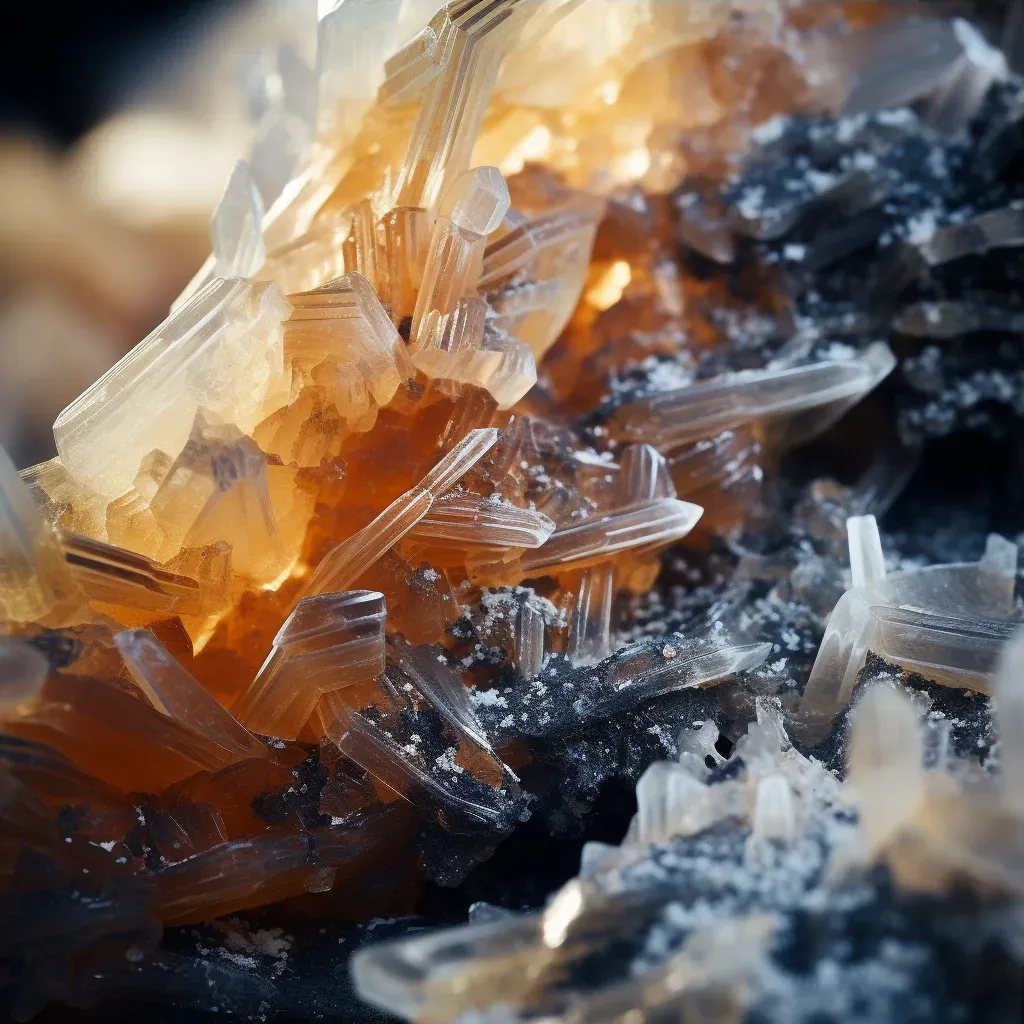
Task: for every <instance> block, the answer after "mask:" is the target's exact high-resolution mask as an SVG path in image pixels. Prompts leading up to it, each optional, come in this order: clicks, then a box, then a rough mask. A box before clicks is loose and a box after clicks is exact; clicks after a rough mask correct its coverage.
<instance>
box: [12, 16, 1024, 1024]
mask: <svg viewBox="0 0 1024 1024" xmlns="http://www.w3.org/2000/svg"><path fill="white" fill-rule="evenodd" d="M325 6H326V9H323V10H322V12H321V17H320V20H319V30H318V55H317V66H316V68H315V71H314V69H310V68H308V67H306V66H305V65H304V64H302V62H301V60H300V59H299V58H298V57H297V56H296V54H295V53H293V52H291V51H290V50H288V49H287V48H281V49H279V50H278V51H276V53H275V55H274V57H273V60H269V59H268V62H267V67H268V68H269V71H268V77H267V81H266V82H265V83H264V84H263V85H262V86H260V90H261V91H260V95H259V96H258V97H254V98H253V106H254V109H259V110H261V111H262V112H263V113H262V115H261V117H262V119H261V121H260V126H259V130H258V132H257V136H256V141H255V144H254V148H253V153H252V158H251V161H250V162H248V163H247V162H244V161H243V162H240V163H239V164H238V166H237V168H236V169H235V172H234V173H233V175H232V176H231V180H230V181H229V183H228V185H227V189H226V191H225V194H224V198H223V201H222V203H221V204H220V206H219V208H218V209H217V211H216V213H215V215H214V218H213V231H212V238H213V244H212V248H213V253H212V255H211V257H210V259H209V261H208V262H207V263H206V265H205V266H204V267H203V268H202V269H201V270H200V271H199V273H198V274H197V275H196V277H195V279H194V280H193V282H192V283H191V284H190V285H189V287H188V289H186V291H185V293H184V294H183V295H182V296H181V297H180V298H179V299H178V301H177V302H176V303H175V305H174V307H173V308H172V310H171V313H170V315H169V317H168V318H167V320H166V321H165V322H164V323H162V324H161V325H160V326H159V327H157V328H156V329H155V330H154V331H153V332H152V333H151V334H150V335H149V336H148V337H147V338H145V339H144V340H143V341H142V342H140V343H139V344H138V345H137V346H136V347H135V348H134V349H133V350H132V351H131V352H130V353H129V354H128V355H127V356H126V357H125V358H124V359H122V360H121V361H120V362H119V363H118V364H117V365H116V366H114V367H113V368H112V369H111V370H110V371H109V372H108V373H106V374H105V375H104V376H103V377H102V378H101V379H100V380H98V381H97V382H96V383H95V384H94V385H93V386H92V387H90V388H89V389H88V390H87V391H86V392H85V393H84V394H82V395H81V396H80V397H79V398H77V399H76V400H75V401H74V402H72V403H71V405H69V406H68V407H67V408H66V409H65V410H64V411H63V412H62V413H61V414H60V416H59V417H58V418H57V421H56V423H55V424H54V437H55V441H56V447H57V451H58V453H59V455H58V457H57V458H55V459H53V460H51V461H50V462H47V463H44V464H42V465H39V466H34V467H32V468H30V469H27V470H23V471H22V472H20V473H19V472H18V471H17V470H16V469H15V467H14V466H13V464H12V463H11V462H10V460H9V459H8V457H7V456H6V455H5V454H4V453H3V452H2V451H0V713H2V723H0V725H2V733H0V791H2V794H3V798H2V800H0V818H2V831H0V853H2V857H0V878H2V886H0V907H2V910H0V921H2V922H3V924H4V927H3V928H2V929H0V992H2V1006H3V1010H4V1012H5V1013H7V1014H9V1015H11V1016H12V1017H14V1018H15V1019H18V1020H25V1019H28V1018H29V1017H31V1016H32V1015H34V1014H35V1013H36V1012H38V1011H39V1010H40V1009H42V1008H43V1007H44V1006H46V1005H47V1004H48V1003H51V1002H63V1003H65V1004H70V1005H72V1006H87V1005H90V1004H94V1003H96V1002H98V1001H99V1002H101V1003H102V1004H103V1006H104V1007H105V1008H106V1009H105V1010H104V1011H103V1012H107V1013H108V1014H109V1015H113V1014H114V1013H115V1011H116V1007H117V1006H118V1005H119V1004H121V1003H123V1002H124V1001H125V1000H128V1001H129V1002H131V1001H134V1002H135V1003H136V1004H137V1002H138V1001H139V1000H143V1001H146V1002H149V1003H156V1004H164V1005H167V1004H174V1005H177V1006H179V1007H184V1008H187V1009H188V1010H193V1011H195V1010H203V1011H218V1012H220V1011H223V1012H227V1013H235V1014H239V1015H241V1016H244V1017H258V1018H259V1019H263V1020H265V1019H267V1018H268V1017H271V1016H274V1015H282V1016H290V1017H291V1018H293V1019H294V1018H295V1017H296V1016H299V1017H304V1018H307V1019H308V1018H309V1017H311V1016H318V1017H319V1016H323V1017H328V1018H333V1019H338V1020H353V1021H354V1020H369V1019H371V1015H372V1014H373V1013H375V1012H376V1011H374V1010H371V1009H370V1008H369V1006H368V1005H361V1004H359V1002H358V999H357V996H356V993H358V996H359V997H362V999H364V1000H365V1001H366V1004H370V1005H373V1006H376V1007H378V1008H380V1009H381V1010H382V1011H384V1012H385V1013H386V1014H396V1015H398V1016H400V1017H406V1018H409V1019H415V1020H423V1021H430V1022H437V1024H440V1022H446V1021H456V1020H459V1021H463V1022H468V1021H474V1022H483V1021H488V1022H495V1024H497V1022H502V1024H508V1022H513V1021H541V1020H543V1021H555V1020H558V1021H566V1022H578V1024H584V1022H587V1024H598V1022H612V1021H628V1022H629V1024H641V1022H648V1021H649V1022H655V1021H667V1020H670V1019H671V1020H679V1019H685V1020H693V1021H704V1020H715V1021H733V1020H740V1019H744V1018H747V1019H751V1020H758V1021H769V1020H773V1021H774V1020H792V1021H799V1022H807V1024H810V1022H812V1021H813V1022H822V1021H852V1020H863V1021H897V1020H899V1021H908V1020H914V1021H918V1020H920V1021H925V1020H950V1021H952V1020H969V1019H977V1020H1003V1019H1006V1020H1013V1019H1016V1018H1017V1015H1019V1013H1020V1011H1021V1006H1020V998H1021V973H1020V970H1021V969H1020V955H1021V950H1022V948H1024V941H1022V932H1021V921H1022V918H1021V915H1020V910H1019V907H1018V903H1017V901H1018V900H1020V899H1024V798H1022V796H1021V794H1022V792H1024V754H1022V751H1024V640H1021V639H1019V638H1018V639H1015V638H1014V637H1015V634H1016V631H1017V630H1018V628H1019V623H1020V621H1021V619H1022V618H1024V616H1022V611H1021V603H1020V600H1019V597H1018V595H1017V593H1016V583H1017V578H1018V577H1017V546H1016V544H1015V542H1014V541H1013V540H1012V539H1009V538H1008V537H1007V536H1005V535H1004V534H1007V533H1009V534H1011V535H1012V534H1013V533H1014V532H1015V531H1016V530H1019V529H1022V528H1024V518H1022V517H1021V515H1020V513H1021V512H1024V502H1022V501H1021V498H1022V497H1024V496H1022V495H1021V492H1020V489H1019V482H1018V484H1017V485H1016V486H1013V485H1005V487H1004V485H1003V484H998V485H996V484H995V483H993V479H994V478H993V477H991V476H990V477H989V478H987V479H986V480H985V482H984V483H978V479H979V477H978V474H977V473H976V474H975V476H974V477H972V478H971V479H972V480H974V483H973V484H971V485H970V486H972V487H975V488H976V489H977V492H976V493H977V497H978V499H979V500H982V501H984V500H988V499H991V501H990V504H989V507H988V512H986V510H985V509H982V511H981V513H980V514H979V511H978V506H977V503H975V505H971V503H970V502H969V501H960V500H959V497H957V499H956V500H955V501H950V500H949V497H950V496H949V494H948V493H947V494H946V495H945V498H944V499H943V500H946V502H947V504H948V505H950V507H953V506H955V509H956V511H955V514H954V513H950V516H948V517H947V518H946V519H945V520H941V516H940V517H939V520H934V519H932V520H928V519H925V518H922V517H924V516H925V515H926V514H931V515H932V516H934V515H935V506H934V503H933V506H932V511H931V512H930V513H926V512H925V511H923V509H924V507H925V504H926V502H927V500H928V498H929V495H930V494H931V496H932V497H933V496H934V489H933V491H932V492H929V491H928V486H929V483H928V482H929V481H932V483H934V481H935V479H936V465H938V466H940V467H945V466H946V465H949V464H951V463H952V462H956V461H957V460H960V463H961V464H966V465H969V464H970V463H971V461H972V459H974V458H975V456H974V455H971V454H967V455H965V454H964V452H968V453H969V452H970V451H972V450H979V451H980V450H984V452H985V455H984V457H983V458H982V460H981V461H982V463H983V469H984V467H988V468H989V469H991V467H993V466H996V465H999V466H1001V467H1002V469H1000V470H996V471H995V473H996V476H999V474H1000V473H1002V475H1003V476H1004V477H1005V476H1006V475H1007V474H1010V473H1011V472H1012V473H1013V474H1016V476H1015V479H1016V478H1019V470H1020V466H1021V465H1022V464H1024V461H1022V458H1021V456H1022V454H1024V449H1022V448H1021V445H1020V443H1019V438H1020V436H1021V435H1020V431H1021V417H1022V416H1024V380H1022V376H1021V373H1022V371H1021V359H1022V355H1024V353H1022V351H1021V337H1022V334H1024V305H1022V303H1021V289H1022V285H1024V274H1022V271H1021V266H1022V264H1021V256H1020V254H1021V251H1022V250H1024V184H1022V182H1024V173H1022V171H1024V163H1022V155H1021V154H1022V150H1024V136H1022V126H1024V83H1022V82H1021V80H1020V79H1019V78H1018V77H1016V76H1015V74H1014V73H1013V71H1012V70H1011V68H1010V66H1009V65H1008V62H1007V60H1006V58H1005V57H1004V55H1003V53H1002V52H1000V51H999V50H998V49H996V48H994V47H993V46H992V45H991V44H990V43H989V42H988V41H986V38H985V37H984V36H983V35H982V33H981V32H980V31H979V29H978V28H977V27H976V26H975V25H973V24H971V23H969V22H968V21H966V20H963V19H962V18H960V17H954V18H952V19H950V18H948V17H946V16H939V15H938V14H931V13H930V12H929V10H928V9H927V8H915V9H913V10H908V9H907V5H888V4H884V3H881V2H871V0H845V2H840V0H836V2H810V0H807V2H801V0H671V2H669V0H450V2H448V3H447V4H445V5H443V6H441V5H439V4H438V3H437V2H431V0H375V2H372V3H371V2H362V0H336V2H334V3H333V4H328V5H321V8H325ZM314 112H315V113H314ZM301 140H311V141H310V144H309V146H308V147H307V148H306V149H305V151H304V153H303V154H302V155H297V153H298V150H299V149H300V148H301V147H299V146H298V145H297V142H298V141H301ZM972 438H973V439H974V442H973V443H974V445H975V449H971V439H972ZM978 438H983V440H978ZM1006 453H1009V454H1006ZM999 459H1003V461H1002V462H1001V463H1000V462H999ZM1008 466H1009V467H1012V468H1011V469H1008V468H1006V467H1008ZM982 475H984V472H983V473H982ZM939 478H940V479H941V474H940V477H939ZM965 486H967V485H965ZM998 488H1004V489H1003V490H999V489H998ZM986 496H987V498H986ZM1015 499H1016V502H1017V503H1016V504H1014V500H1015ZM992 502H1001V504H1000V506H999V507H1000V509H1001V512H1000V516H1001V517H1002V522H1001V523H1000V524H996V523H995V521H994V518H995V517H994V516H993V515H992V514H990V513H991V508H992ZM940 520H941V522H940ZM880 521H881V523H882V527H883V529H880V526H879V522H880ZM995 525H1000V526H1001V532H997V531H996V530H994V529H991V527H993V526H995ZM951 535H952V536H953V537H954V539H953V540H950V539H949V538H950V536H951ZM634 787H635V793H636V796H635V802H634V800H633V798H632V795H631V794H632V792H633V790H634ZM634 809H635V815H633V816H632V822H631V823H630V822H629V819H630V816H631V814H632V811H633V810H634ZM627 825H628V828H627ZM574 876H575V877H574ZM470 903H472V906H470ZM271 905H273V906H271ZM467 911H468V913H469V923H468V924H467V923H466V913H467ZM310 922H312V924H311V923H310ZM319 922H323V923H322V925H321V924H320V923H319ZM430 924H434V925H438V924H448V925H456V927H455V928H454V930H443V931H440V932H431V933H429V934H423V933H422V929H423V926H424V925H430ZM285 929H287V931H286V930H285ZM379 938H389V939H390V941H389V942H387V943H385V944H383V945H376V944H374V942H375V940H376V939H379ZM360 946H365V947H366V948H364V949H361V950H360V951H359V952H358V953H357V954H356V955H355V957H354V959H353V960H352V981H351V982H350V981H349V978H348V966H347V965H348V958H349V956H350V954H351V952H352V950H354V949H355V948H356V947H360ZM325 950H327V952H326V953H325ZM289 951H291V952H290V953H289ZM353 986H354V987H353ZM119 1001H120V1003H119ZM108 1019H109V1016H108Z"/></svg>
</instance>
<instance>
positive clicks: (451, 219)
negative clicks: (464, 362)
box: [411, 167, 509, 376]
mask: <svg viewBox="0 0 1024 1024" xmlns="http://www.w3.org/2000/svg"><path fill="white" fill-rule="evenodd" d="M508 206H509V195H508V188H507V186H506V185H505V179H504V178H503V177H502V176H501V172H500V171H499V170H498V169H497V168H496V167H478V168H476V169H474V170H472V171H467V172H466V173H465V174H463V175H460V176H459V177H458V178H457V179H456V180H455V181H454V182H452V184H451V186H450V188H449V189H448V191H447V192H446V193H445V196H444V199H443V201H442V203H441V207H440V212H439V216H438V218H437V220H436V222H435V224H434V231H433V234H432V236H431V239H430V246H429V250H428V254H427V261H426V266H425V267H424V271H423V280H422V282H421V283H420V289H419V296H418V298H417V300H416V308H415V311H414V313H413V321H412V333H411V341H412V348H413V352H414V354H418V353H420V352H421V351H422V352H424V353H429V352H431V351H441V352H451V353H452V354H453V355H454V354H457V353H458V352H459V350H460V349H478V348H479V347H480V343H481V342H482V340H483V317H482V316H481V317H480V327H479V331H478V332H474V335H471V336H470V337H468V338H466V339H465V340H462V339H461V338H459V339H455V338H446V334H448V335H451V332H452V328H451V327H450V326H449V325H448V321H449V319H450V318H452V317H453V316H457V315H458V310H459V304H460V300H462V299H463V298H464V297H466V296H470V295H472V291H473V289H474V288H475V286H476V283H477V280H478V279H479V277H480V268H481V264H482V260H483V255H484V247H485V246H486V244H487V235H488V234H490V233H491V231H493V230H494V229H495V228H496V227H497V226H498V225H499V224H500V223H501V221H502V219H503V218H504V216H505V213H506V212H507V211H508ZM478 301H479V300H478ZM480 305H481V308H482V303H481V304H480ZM459 333H460V334H462V333H465V332H464V331H463V332H459ZM436 375H438V376H440V375H441V374H440V373H438V374H436Z"/></svg>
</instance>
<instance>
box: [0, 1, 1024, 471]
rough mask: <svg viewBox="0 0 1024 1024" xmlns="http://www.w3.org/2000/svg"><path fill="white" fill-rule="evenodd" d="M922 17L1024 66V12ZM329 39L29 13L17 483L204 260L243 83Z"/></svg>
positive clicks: (105, 13) (16, 25) (236, 153)
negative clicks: (275, 59) (968, 19)
mask: <svg viewBox="0 0 1024 1024" xmlns="http://www.w3.org/2000/svg"><path fill="white" fill-rule="evenodd" d="M340 2H343V0H321V5H326V6H327V7H328V8H333V7H334V6H336V5H337V4H338V3H340ZM344 2H373V0H344ZM665 2H673V0H665ZM879 2H887V0H879ZM888 2H896V3H901V4H903V5H906V4H907V2H908V0H888ZM911 2H913V0H911ZM921 2H923V3H925V4H926V5H927V6H929V7H931V8H933V9H941V12H942V13H946V11H947V10H948V11H949V13H968V14H972V15H973V16H975V17H977V18H979V19H980V20H981V21H982V23H983V25H984V27H985V29H986V31H987V33H988V35H989V36H990V37H991V38H992V39H993V41H994V42H997V43H1000V44H1001V45H1002V47H1003V49H1004V50H1005V51H1006V52H1007V53H1008V55H1009V56H1010V58H1011V61H1014V62H1015V63H1017V65H1018V66H1020V62H1021V58H1022V57H1024V0H976V2H969V0H921ZM439 3H440V0H439ZM316 22H317V0H148V2H147V3H139V2H128V0H94V2H93V3H91V4H78V5H74V4H72V5H67V6H62V7H60V8H52V7H50V6H48V5H46V4H22V5H19V8H18V13H17V16H16V17H15V18H12V19H10V20H9V22H8V24H7V26H6V28H7V30H6V32H5V33H4V39H3V42H2V44H0V46H2V48H3V51H2V59H0V444H2V445H3V446H4V447H5V448H6V449H7V450H8V452H9V453H10V454H11V456H12V458H13V459H14V461H15V463H16V464H17V465H19V466H26V465H30V464H31V463H33V462H38V461H41V460H43V459H47V458H50V457H51V456H52V455H53V454H55V452H54V448H53V438H52V432H51V428H52V423H53V420H54V418H55V417H56V415H57V413H58V412H59V411H60V410H61V409H62V408H63V407H64V406H65V405H66V404H67V403H68V402H69V401H70V400H71V399H73V398H74V397H75V396H76V395H77V394H79V393H80V392H81V391H82V390H83V389H84V388H85V387H87V386H88V385H89V384H90V383H91V382H92V381H94V380H95V379H96V378H97V377H98V376H99V375H100V374H101V373H102V372H103V371H104V370H105V369H107V367H109V366H110V365H111V364H112V363H113V362H115V361H116V360H117V359H118V358H119V357H120V356H121V355H123V354H124V352H126V351H127V350H128V349H129V348H130V347H131V346H132V345H134V344H135V343H136V342H137V341H139V340H140V339H141V338H142V337H144V336H145V335H146V334H147V333H148V332H149V331H150V330H151V329H152V328H153V327H154V326H156V325H157V324H158V323H159V322H160V321H161V320H162V319H163V317H164V316H165V315H166V312H167V309H168V306H169V305H170V303H171V301H172V300H173V299H174V298H175V297H176V296H177V294H178V293H179V292H180V291H181V289H182V288H183V286H184V285H185V284H186V283H187V282H188V281H189V279H190V278H191V277H192V275H193V274H194V272H195V271H196V269H197V268H198V267H199V265H200V264H201V263H202V261H203V260H204V259H205V257H206V255H207V254H208V252H209V247H210V215H211V213H212V211H213V209H214V207H215V206H216V204H217V202H218V200H219V198H220V195H221V192H222V191H223V189H224V185H225V183H226V182H227V179H228V176H229V175H230V172H231V169H232V167H233V165H234V162H235V161H236V160H237V159H239V158H241V157H245V156H247V155H248V154H249V152H250V149H251V147H252V145H253V142H254V140H256V139H258V138H259V137H260V136H259V132H260V130H261V127H260V123H261V117H265V115H266V113H267V109H266V108H267V97H266V96H265V95H264V96H258V95H253V94H252V92H251V91H250V90H247V88H246V82H247V81H250V80H257V79H258V80H260V81H263V80H264V79H265V75H264V74H262V73H260V74H254V72H255V71H257V69H259V68H261V67H263V65H261V63H260V62H261V61H266V60H267V59H268V56H267V55H268V54H273V53H279V52H280V47H281V46H282V44H283V45H284V46H285V47H287V48H289V54H291V55H292V56H298V57H300V58H301V61H302V65H304V66H305V68H312V67H314V66H315V49H316V43H315V39H316ZM282 66H284V65H282ZM291 66H293V67H295V66H299V67H301V65H296V64H295V62H294V61H293V62H292V65H291ZM306 73H307V74H308V72H306ZM264 130H265V127H264ZM278 187H279V186H278ZM270 198H273V197H272V196H271V197H270Z"/></svg>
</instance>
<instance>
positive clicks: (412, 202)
mask: <svg viewBox="0 0 1024 1024" xmlns="http://www.w3.org/2000/svg"><path fill="white" fill-rule="evenodd" d="M542 6H543V5H542V4H540V3H538V2H537V0H521V2H518V3H517V2H515V0H498V2H493V0H466V2H465V3H458V4H453V5H446V6H445V7H444V8H442V9H441V10H440V11H439V12H438V14H437V15H436V16H435V17H434V19H433V20H432V21H431V23H430V26H429V28H428V30H427V31H429V32H430V33H431V34H432V36H433V37H434V38H435V39H436V40H437V52H438V53H440V54H443V55H444V64H443V65H442V67H441V68H440V70H439V73H438V74H436V75H434V76H432V77H431V78H430V79H429V80H428V81H427V83H426V88H425V90H424V92H423V94H422V102H421V104H420V111H419V117H418V119H417V121H416V126H415V128H414V129H413V134H412V139H411V141H410V143H409V149H408V152H407V154H406V158H405V163H404V165H403V171H402V175H401V177H400V179H399V182H398V188H397V198H398V202H399V203H400V204H402V205H406V206H422V207H425V208H427V209H431V208H434V207H436V206H437V205H438V203H439V201H440V200H441V197H442V196H444V194H445V193H446V192H447V190H448V187H449V186H450V184H451V183H452V182H453V181H454V180H455V178H456V177H457V176H458V175H459V174H461V173H462V172H463V171H465V170H466V169H467V168H468V166H469V159H470V152H471V150H472V147H473V143H474V141H475V140H476V136H477V133H478V132H479V130H480V123H481V121H482V120H483V116H484V110H485V108H486V106H487V101H488V100H489V98H490V94H491V89H492V88H493V86H494V81H495V78H496V76H497V72H498V68H499V66H500V64H501V59H502V57H503V56H504V53H505V52H506V51H507V49H508V48H509V46H510V45H511V44H512V43H513V42H514V40H515V39H516V37H517V35H518V33H519V32H520V31H521V30H522V28H523V26H524V24H525V23H526V21H527V20H528V19H529V18H530V17H531V16H533V15H534V14H535V13H536V11H537V10H538V9H540V8H541V7H542ZM559 6H560V7H564V6H566V5H565V4H564V2H560V4H559ZM428 60H429V58H428Z"/></svg>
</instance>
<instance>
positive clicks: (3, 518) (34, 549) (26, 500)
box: [0, 448, 76, 622]
mask: <svg viewBox="0 0 1024 1024" xmlns="http://www.w3.org/2000/svg"><path fill="white" fill-rule="evenodd" d="M75 590H76V587H75V583H74V580H73V578H72V574H71V571H70V570H69V568H68V566H67V565H65V563H64V556H63V552H62V551H61V545H60V539H59V538H58V536H57V534H56V533H55V532H54V530H53V529H52V528H51V527H50V526H49V524H48V523H47V522H46V521H45V520H44V519H43V518H42V516H40V514H39V513H38V512H37V510H36V507H35V503H34V502H33V501H32V496H31V494H30V493H29V490H28V488H27V487H26V486H25V484H24V483H23V482H22V480H21V478H20V477H19V476H18V472H17V470H16V469H15V468H14V465H13V464H12V463H11V460H10V459H9V458H8V456H7V453H6V452H5V451H4V450H3V448H0V610H2V611H3V614H4V617H5V618H8V619H13V620H14V621H25V622H29V621H32V620H33V619H42V618H45V617H46V616H47V615H48V614H49V613H50V612H51V611H53V610H54V609H55V608H57V607H58V606H60V605H61V604H62V603H65V602H67V601H68V600H69V599H70V600H72V601H73V600H74V595H75Z"/></svg>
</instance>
